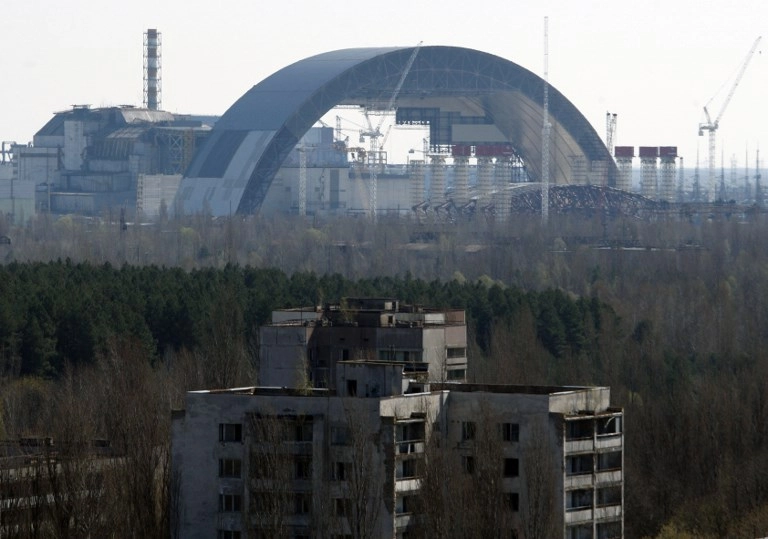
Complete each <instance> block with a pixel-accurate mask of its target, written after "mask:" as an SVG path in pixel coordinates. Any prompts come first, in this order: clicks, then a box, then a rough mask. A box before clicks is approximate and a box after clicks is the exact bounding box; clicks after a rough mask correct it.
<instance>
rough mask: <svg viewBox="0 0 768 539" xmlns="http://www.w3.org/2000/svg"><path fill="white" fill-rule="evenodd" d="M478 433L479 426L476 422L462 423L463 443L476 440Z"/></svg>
mask: <svg viewBox="0 0 768 539" xmlns="http://www.w3.org/2000/svg"><path fill="white" fill-rule="evenodd" d="M476 433H477V425H476V424H475V422H474V421H462V422H461V441H462V442H466V441H468V440H474V439H475V434H476Z"/></svg>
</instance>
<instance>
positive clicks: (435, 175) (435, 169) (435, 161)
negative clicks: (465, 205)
mask: <svg viewBox="0 0 768 539" xmlns="http://www.w3.org/2000/svg"><path fill="white" fill-rule="evenodd" d="M430 159H431V160H432V163H431V168H432V174H431V176H432V181H431V185H430V189H429V191H430V193H429V202H430V204H431V205H432V207H433V208H434V207H436V206H440V205H441V204H442V203H443V202H445V157H443V156H442V155H433V156H431V157H430Z"/></svg>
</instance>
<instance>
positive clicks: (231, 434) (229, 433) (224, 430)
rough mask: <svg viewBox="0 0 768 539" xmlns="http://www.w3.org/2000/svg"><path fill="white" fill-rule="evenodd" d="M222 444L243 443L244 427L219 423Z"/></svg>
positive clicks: (237, 424) (239, 424) (238, 424)
mask: <svg viewBox="0 0 768 539" xmlns="http://www.w3.org/2000/svg"><path fill="white" fill-rule="evenodd" d="M219 441H220V442H242V441H243V425H242V424H241V423H219Z"/></svg>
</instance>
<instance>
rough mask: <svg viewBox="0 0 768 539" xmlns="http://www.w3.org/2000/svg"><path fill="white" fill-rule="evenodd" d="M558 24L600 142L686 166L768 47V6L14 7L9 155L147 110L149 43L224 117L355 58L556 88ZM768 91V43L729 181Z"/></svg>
mask: <svg viewBox="0 0 768 539" xmlns="http://www.w3.org/2000/svg"><path fill="white" fill-rule="evenodd" d="M534 5H535V7H534ZM545 15H548V16H549V51H550V55H549V79H550V83H551V84H552V85H553V86H554V87H556V88H557V89H558V90H560V91H561V92H562V93H563V94H565V96H566V97H567V98H568V99H569V100H570V101H571V102H572V103H573V104H574V105H575V106H576V107H577V108H578V109H580V110H581V111H582V113H583V114H584V115H585V116H586V117H587V119H588V120H589V121H590V122H591V123H592V125H593V126H594V127H595V128H596V130H597V132H598V133H599V134H600V135H601V136H603V137H604V136H605V113H606V112H607V111H611V112H615V113H617V114H618V130H617V140H616V143H617V144H619V145H633V146H640V145H648V146H657V145H671V146H672V145H676V146H678V147H679V151H680V154H681V155H683V156H684V157H685V158H686V166H692V165H693V164H694V162H695V159H696V150H697V146H698V147H699V148H700V151H701V161H702V164H703V163H704V162H705V161H706V154H707V144H706V139H705V137H701V138H699V137H698V136H697V128H698V124H699V122H701V121H703V112H702V106H703V105H705V104H706V103H707V101H709V100H710V98H712V97H713V96H715V98H714V100H713V102H712V105H711V106H710V110H711V111H712V112H713V115H714V114H716V113H717V112H718V111H719V110H720V107H721V104H722V102H723V100H724V99H725V97H726V95H727V93H728V89H729V88H730V86H731V84H732V82H733V80H734V78H735V75H736V72H737V71H738V68H739V66H740V65H741V63H742V62H743V60H744V58H745V57H746V55H747V52H748V50H749V48H750V46H751V45H752V43H753V41H754V40H755V39H756V38H757V36H759V35H764V34H768V31H766V30H768V2H767V1H766V0H746V1H745V0H730V1H725V0H666V1H657V0H646V1H643V2H636V1H616V0H613V1H603V0H581V1H575V0H549V1H547V0H540V1H538V2H533V1H531V0H529V1H527V2H522V1H518V0H505V1H498V0H497V1H489V0H474V1H471V2H470V1H465V2H451V1H442V2H420V1H418V0H410V1H403V0H387V1H383V2H338V1H337V2H327V1H325V2H320V1H317V0H313V1H308V0H298V1H291V0H282V1H274V0H261V1H258V0H248V1H241V0H235V1H230V0H227V1H220V2H210V1H209V0H208V1H205V2H202V1H199V0H186V1H183V2H182V1H176V0H173V1H166V0H155V1H147V0H134V1H132V2H112V1H109V0H108V1H104V0H100V1H93V0H71V1H69V2H54V1H53V0H25V1H16V2H4V3H3V7H2V8H1V9H0V50H2V60H0V65H1V66H2V71H0V140H15V141H17V142H26V141H29V140H31V139H32V135H33V134H34V133H35V132H36V131H37V130H38V129H39V128H40V127H41V126H42V125H43V124H44V123H45V122H46V121H48V119H50V117H51V114H52V113H53V112H55V111H59V110H64V109H68V108H69V107H70V105H73V104H90V105H92V106H105V105H118V104H135V105H141V102H142V58H143V56H142V54H143V53H142V41H143V32H144V31H145V30H146V29H147V28H157V29H158V30H159V31H160V32H162V40H163V45H162V75H163V86H162V105H163V108H164V109H166V110H170V111H172V112H180V113H196V114H222V113H224V111H225V110H226V109H227V108H229V106H230V105H231V104H232V103H233V102H234V101H235V100H236V99H237V98H238V97H240V96H241V95H242V94H243V93H245V92H246V91H247V90H248V89H249V88H250V87H251V86H253V85H254V84H256V83H258V82H259V81H260V80H262V79H263V78H265V77H267V76H268V75H270V74H271V73H273V72H274V71H276V70H278V69H280V68H281V67H283V66H285V65H288V64H290V63H292V62H295V61H297V60H300V59H302V58H305V57H307V56H311V55H314V54H318V53H321V52H326V51H330V50H335V49H340V48H350V47H361V46H363V47H364V46H393V45H406V46H407V45H415V44H416V43H418V42H419V41H423V42H424V45H453V46H461V47H469V48H473V49H477V50H480V51H485V52H489V53H492V54H496V55H498V56H501V57H503V58H506V59H509V60H511V61H513V62H516V63H518V64H520V65H522V66H523V67H526V68H528V69H530V70H532V71H534V72H535V73H537V74H542V72H543V64H544V60H543V49H544V37H543V36H544V32H543V28H544V16H545ZM763 48H765V50H766V54H762V53H761V50H762V49H763ZM718 92H719V93H718ZM767 92H768V36H766V38H765V39H764V41H763V42H761V45H760V47H759V48H758V51H757V52H756V53H755V56H754V57H753V59H752V62H751V64H750V66H749V67H748V69H747V72H746V74H745V76H744V78H743V79H742V82H741V84H740V86H739V88H738V89H737V90H736V94H735V96H734V98H733V101H732V102H731V104H730V106H729V107H728V110H727V111H726V112H725V114H724V116H723V118H722V121H721V123H720V125H721V127H720V131H719V136H718V144H719V148H722V147H724V148H725V152H726V161H727V163H728V165H727V166H729V163H730V157H731V155H732V154H736V156H737V159H738V161H739V164H740V166H741V164H742V163H743V161H744V152H745V146H746V145H749V148H750V152H751V153H750V161H751V162H750V166H753V161H754V156H753V151H754V148H755V147H756V146H757V145H758V144H759V143H760V142H762V144H763V145H764V154H763V155H764V157H765V158H768V95H767ZM723 144H724V146H723ZM719 151H720V150H719V149H718V153H719ZM719 161H720V160H719V157H718V163H719Z"/></svg>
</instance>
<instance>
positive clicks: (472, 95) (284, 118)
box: [175, 46, 616, 215]
mask: <svg viewBox="0 0 768 539" xmlns="http://www.w3.org/2000/svg"><path fill="white" fill-rule="evenodd" d="M545 88H549V87H548V84H547V82H546V81H545V80H543V79H542V78H541V77H539V76H537V75H535V74H534V73H532V72H530V71H528V70H526V69H524V68H523V67H521V66H519V65H517V64H515V63H513V62H510V61H508V60H504V59H502V58H499V57H496V56H493V55H490V54H487V53H483V52H479V51H475V50H471V49H465V48H459V47H441V46H423V47H422V46H416V47H393V48H370V49H344V50H338V51H333V52H327V53H323V54H319V55H317V56H313V57H311V58H306V59H304V60H301V61H299V62H296V63H295V64H292V65H290V66H287V67H285V68H283V69H281V70H279V71H277V72H276V73H274V74H273V75H271V76H269V77H267V78H266V79H264V80H263V81H261V82H260V83H258V84H257V85H256V86H254V87H253V88H252V89H251V90H249V91H248V92H246V93H245V94H244V95H243V96H242V97H241V98H240V99H238V100H237V102H235V103H234V104H233V105H232V106H231V107H230V108H229V110H227V111H226V112H225V113H224V115H223V116H222V117H221V119H220V120H219V121H218V122H217V123H216V126H215V127H214V129H213V130H212V131H211V136H210V137H209V138H208V139H207V140H206V142H205V144H204V145H203V146H201V147H200V148H199V150H198V151H197V152H196V153H195V157H194V159H193V161H192V163H191V164H190V167H189V168H188V169H187V171H186V172H185V174H184V178H183V179H182V182H181V185H180V188H179V192H178V195H177V199H176V203H175V205H176V207H177V208H179V209H180V211H184V212H186V213H196V212H202V211H209V212H211V213H212V214H213V215H228V214H230V213H232V212H237V213H256V212H259V211H270V210H273V209H275V208H282V210H283V211H284V210H285V208H286V206H285V202H286V201H285V199H284V198H281V197H284V196H285V192H286V188H290V191H291V193H295V195H292V198H291V200H292V201H293V200H295V201H296V203H295V206H293V207H295V208H296V209H297V211H298V213H299V214H304V212H306V211H308V210H309V209H310V205H311V204H312V203H313V201H315V202H317V197H315V196H314V194H315V193H320V194H321V195H322V202H319V203H317V206H318V207H319V208H320V209H322V208H321V206H322V205H323V204H327V210H328V211H331V212H338V211H339V210H344V209H346V210H351V211H364V212H365V213H367V214H369V215H375V214H376V213H377V212H379V211H380V210H381V211H384V212H387V211H398V212H402V211H410V209H411V208H413V207H415V206H422V207H424V206H427V207H429V208H433V209H438V211H439V208H441V207H444V206H445V205H446V204H448V205H450V206H452V207H457V208H461V207H463V206H465V205H467V204H469V203H470V201H472V203H473V204H475V205H480V206H481V207H489V206H495V207H498V208H500V209H499V210H498V211H500V212H502V213H503V211H504V209H503V208H504V205H505V200H506V198H507V195H506V190H507V188H508V187H509V185H510V184H512V183H515V182H516V181H525V182H540V181H542V163H543V162H544V159H543V158H544V157H546V158H547V159H546V162H547V163H549V165H550V166H549V171H550V176H551V182H552V183H553V184H558V185H559V184H587V183H592V184H596V185H603V184H608V185H613V184H615V181H616V165H615V163H614V161H613V158H612V156H611V154H610V152H609V151H608V150H607V148H606V146H605V144H604V143H603V141H602V140H601V139H600V137H599V136H598V134H597V133H596V132H595V130H594V128H593V127H592V126H591V125H590V123H589V122H588V121H587V120H586V118H584V116H583V115H582V114H581V113H580V112H579V111H578V109H577V108H576V107H575V106H573V104H571V103H570V102H569V101H568V100H567V99H566V98H565V96H563V95H562V94H561V93H560V92H558V91H557V90H556V89H555V88H549V93H548V95H549V98H548V103H549V105H550V114H549V121H550V123H551V124H552V129H551V132H552V141H551V145H550V151H549V152H548V153H544V152H543V150H542V136H541V133H542V126H543V124H542V121H543V117H544V100H543V96H544V90H545ZM335 107H344V108H356V109H358V110H361V111H363V113H364V114H365V117H366V118H367V119H368V127H367V128H366V129H364V130H361V131H360V134H359V140H358V142H355V143H354V144H353V143H350V142H349V140H347V137H343V136H340V134H341V133H340V132H341V129H336V135H337V136H336V137H335V140H334V141H333V143H334V144H335V145H336V147H337V149H338V151H339V152H341V153H344V154H345V156H346V159H347V160H348V163H347V164H346V165H345V166H341V167H339V168H333V167H326V166H325V165H322V166H320V167H319V168H318V167H312V166H311V165H310V164H309V163H308V162H303V161H304V159H306V155H305V157H304V158H302V157H301V155H300V156H299V158H298V159H297V160H296V161H295V162H296V163H297V164H294V167H295V169H297V170H295V171H294V172H292V173H291V175H292V176H293V177H297V178H298V182H297V183H298V186H296V183H293V184H291V185H287V183H286V182H288V181H290V180H289V174H287V173H286V172H285V167H286V161H287V159H288V158H289V156H290V155H291V153H292V152H295V151H296V149H299V150H300V151H301V152H302V153H303V154H306V153H307V152H309V151H311V150H312V149H311V146H312V143H311V142H309V143H308V142H307V141H303V142H302V139H303V137H304V136H305V134H306V133H307V132H308V131H309V130H310V129H311V128H312V127H313V126H314V125H315V124H316V123H317V122H318V121H319V120H321V119H322V117H323V116H324V115H325V114H326V113H328V112H329V111H331V110H332V109H334V108H335ZM387 113H391V114H394V120H395V124H396V125H397V126H421V127H422V128H424V129H426V130H427V131H428V136H427V137H426V142H425V148H424V150H418V151H419V153H422V154H423V155H420V156H418V157H419V159H416V160H414V161H413V166H410V165H411V163H410V162H409V163H407V164H406V165H408V166H407V167H405V168H403V167H398V166H397V165H396V166H395V168H394V169H393V168H392V167H390V166H389V165H391V164H390V163H389V162H388V161H387V156H386V153H385V152H383V150H382V140H383V139H384V138H385V137H386V133H383V132H382V131H381V123H380V122H379V123H378V124H377V125H375V126H374V122H372V121H371V120H370V116H374V115H377V114H379V115H380V114H387ZM358 144H359V146H358ZM353 156H354V157H353ZM310 171H313V172H310ZM336 175H338V179H337V178H336ZM321 183H324V184H325V186H321V185H320V184H321ZM326 186H327V187H326ZM470 186H473V189H472V192H470ZM316 189H317V191H316ZM388 190H389V191H391V192H392V193H396V197H395V195H388V194H385V193H387V191H388ZM275 191H276V192H275ZM352 193H357V194H352ZM361 193H364V194H361ZM345 194H346V195H351V196H348V197H347V198H346V199H345V198H344V197H345ZM388 197H391V198H392V199H390V198H388ZM361 201H364V202H365V204H364V205H363V204H360V202H361ZM291 204H292V205H293V202H291Z"/></svg>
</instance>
